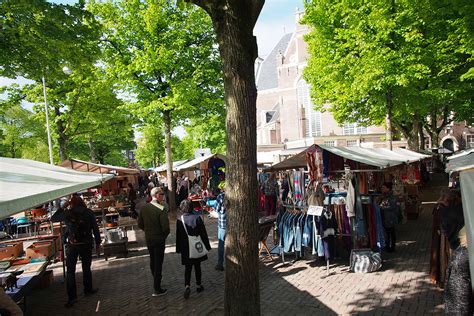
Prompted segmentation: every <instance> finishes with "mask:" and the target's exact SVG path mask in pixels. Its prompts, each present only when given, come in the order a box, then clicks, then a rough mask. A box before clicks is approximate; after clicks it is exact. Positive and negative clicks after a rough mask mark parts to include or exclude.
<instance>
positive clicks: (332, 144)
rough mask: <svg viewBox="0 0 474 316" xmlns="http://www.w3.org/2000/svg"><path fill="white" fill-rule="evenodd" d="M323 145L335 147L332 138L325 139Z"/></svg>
mask: <svg viewBox="0 0 474 316" xmlns="http://www.w3.org/2000/svg"><path fill="white" fill-rule="evenodd" d="M324 146H330V147H335V146H336V142H335V141H334V140H326V141H325V142H324Z"/></svg>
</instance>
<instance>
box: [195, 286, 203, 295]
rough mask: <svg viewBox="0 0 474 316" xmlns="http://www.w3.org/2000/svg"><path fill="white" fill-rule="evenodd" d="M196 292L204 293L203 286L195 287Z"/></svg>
mask: <svg viewBox="0 0 474 316" xmlns="http://www.w3.org/2000/svg"><path fill="white" fill-rule="evenodd" d="M196 291H197V292H198V293H201V292H202V291H204V286H202V285H199V286H198V287H197V289H196Z"/></svg>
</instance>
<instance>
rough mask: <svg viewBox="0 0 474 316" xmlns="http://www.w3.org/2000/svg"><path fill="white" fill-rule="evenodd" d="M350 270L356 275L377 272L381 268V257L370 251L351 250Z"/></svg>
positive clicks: (363, 249) (364, 249)
mask: <svg viewBox="0 0 474 316" xmlns="http://www.w3.org/2000/svg"><path fill="white" fill-rule="evenodd" d="M350 260H351V266H350V270H351V271H352V272H357V273H369V272H374V271H377V270H379V269H380V268H381V267H382V257H381V256H380V253H378V252H373V251H372V250H371V249H368V248H362V249H352V250H351V259H350Z"/></svg>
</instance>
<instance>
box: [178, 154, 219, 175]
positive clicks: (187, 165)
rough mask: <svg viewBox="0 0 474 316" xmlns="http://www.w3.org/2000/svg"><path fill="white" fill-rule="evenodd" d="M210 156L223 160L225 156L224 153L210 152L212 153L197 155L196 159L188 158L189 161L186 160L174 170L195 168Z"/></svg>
mask: <svg viewBox="0 0 474 316" xmlns="http://www.w3.org/2000/svg"><path fill="white" fill-rule="evenodd" d="M211 158H219V159H222V160H224V162H225V160H226V157H225V156H224V155H221V154H212V155H207V156H203V157H198V158H196V159H193V160H190V161H188V162H186V163H185V164H182V165H181V166H179V167H177V168H176V170H177V171H192V170H197V169H199V166H200V165H201V163H203V162H206V161H207V160H209V159H211Z"/></svg>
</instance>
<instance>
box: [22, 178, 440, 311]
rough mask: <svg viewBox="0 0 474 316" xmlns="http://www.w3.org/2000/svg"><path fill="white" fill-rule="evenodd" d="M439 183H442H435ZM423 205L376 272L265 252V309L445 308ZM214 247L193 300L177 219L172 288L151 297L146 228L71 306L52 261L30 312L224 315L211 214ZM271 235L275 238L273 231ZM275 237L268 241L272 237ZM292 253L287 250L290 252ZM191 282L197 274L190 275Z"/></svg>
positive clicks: (100, 264) (167, 283) (170, 262)
mask: <svg viewBox="0 0 474 316" xmlns="http://www.w3.org/2000/svg"><path fill="white" fill-rule="evenodd" d="M436 184H437V183H436V182H435V183H434V184H432V185H431V186H429V187H427V188H424V190H423V200H425V201H434V200H436V198H437V196H438V193H439V187H438V186H434V185H436ZM438 184H439V183H438ZM432 207H433V205H432V204H427V205H424V207H423V211H422V212H421V214H420V217H419V218H418V219H417V220H411V221H408V223H406V224H402V225H399V227H398V228H397V234H398V236H397V237H398V243H397V252H396V253H394V254H384V255H383V259H384V262H383V268H382V270H381V271H378V272H375V273H371V274H356V273H350V272H349V271H348V264H349V261H348V259H340V260H337V261H335V262H334V263H331V266H330V272H331V275H329V276H326V264H325V262H318V261H314V260H313V259H314V258H312V257H311V255H307V256H306V258H305V259H304V260H300V261H296V262H295V263H292V264H291V263H288V264H282V261H281V258H275V260H274V261H271V260H268V259H262V260H261V263H260V287H261V311H262V314H263V315H276V314H281V315H336V314H360V315H365V314H367V315H426V314H442V313H443V311H444V310H443V296H442V290H440V289H438V288H437V287H436V286H435V285H433V284H431V282H430V280H429V276H428V272H429V258H430V242H431V209H432ZM206 226H207V229H208V233H209V236H210V239H211V244H212V247H213V250H212V251H211V253H210V255H209V260H208V261H206V262H203V264H202V273H203V285H204V287H205V291H204V292H202V293H199V294H198V293H197V292H196V291H195V287H193V289H192V292H191V297H190V298H189V299H188V300H185V299H184V298H183V290H184V267H183V266H182V265H181V260H180V256H179V255H178V254H176V253H175V245H174V242H175V236H174V232H175V225H174V224H172V235H171V236H170V237H169V238H168V242H167V248H166V256H165V261H164V268H163V275H164V277H163V287H165V288H167V289H168V293H167V294H166V295H165V296H163V297H158V298H154V297H151V293H152V278H151V273H150V270H149V266H148V264H149V257H148V253H147V250H146V248H145V245H144V242H143V237H144V236H143V233H141V232H137V238H138V244H137V245H136V247H135V248H134V249H132V252H131V253H130V254H129V256H128V257H127V258H112V259H109V261H107V262H106V261H105V260H104V259H103V258H99V259H95V260H94V262H93V280H94V284H95V286H96V287H99V289H100V290H99V292H98V293H97V294H95V295H94V296H92V297H84V296H82V295H81V296H80V297H79V302H78V303H76V305H75V306H74V308H73V309H66V308H64V307H63V305H64V303H65V302H66V299H67V296H66V288H65V284H64V283H63V282H62V280H63V277H62V269H61V265H60V264H55V265H53V266H52V268H53V270H54V283H53V284H52V285H51V286H50V287H48V288H46V289H42V290H35V291H34V292H33V293H32V295H31V296H29V297H28V302H27V303H28V310H27V315H92V314H95V315H222V314H223V305H224V302H223V296H224V274H223V273H222V272H219V271H215V270H214V266H215V264H216V261H217V232H216V231H217V229H216V226H217V223H216V221H215V220H213V219H207V218H206ZM270 239H271V238H270ZM270 244H271V242H270ZM292 259H293V258H292V257H289V256H287V257H286V260H287V261H289V262H290V261H291V260H292ZM77 269H78V273H77V284H78V293H81V291H82V274H81V268H80V264H78V266H77ZM192 282H194V276H193V280H192Z"/></svg>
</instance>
